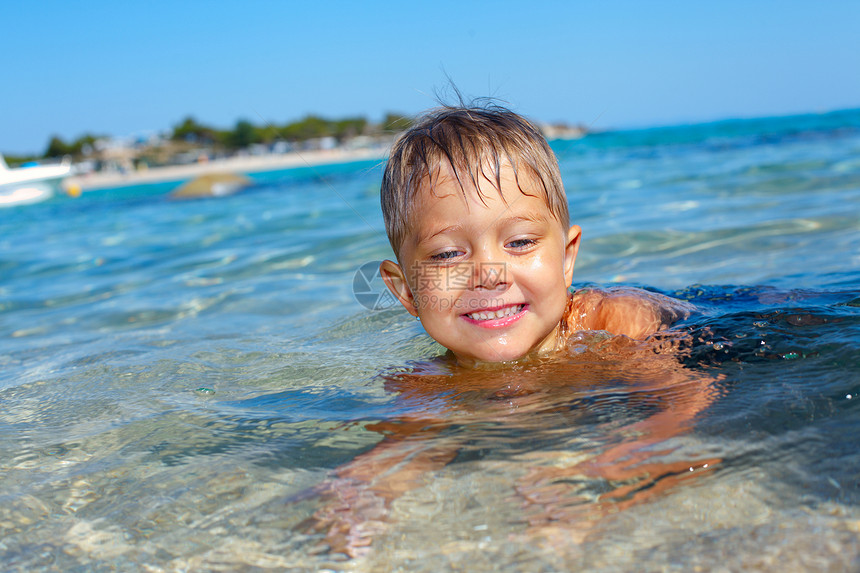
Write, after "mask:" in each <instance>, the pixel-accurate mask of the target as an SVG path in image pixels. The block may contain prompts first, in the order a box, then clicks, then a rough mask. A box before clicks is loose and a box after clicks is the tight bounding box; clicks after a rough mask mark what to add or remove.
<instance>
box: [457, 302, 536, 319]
mask: <svg viewBox="0 0 860 573" xmlns="http://www.w3.org/2000/svg"><path fill="white" fill-rule="evenodd" d="M523 306H525V305H522V304H518V305H516V306H507V307H505V308H500V309H499V310H479V311H477V312H470V313H469V314H467V315H466V316H468V317H469V318H471V319H472V320H493V319H496V318H505V317H506V316H512V315H514V314H517V313H518V312H520V311H521V310H522V309H523Z"/></svg>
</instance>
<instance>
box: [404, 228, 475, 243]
mask: <svg viewBox="0 0 860 573" xmlns="http://www.w3.org/2000/svg"><path fill="white" fill-rule="evenodd" d="M462 229H463V227H461V226H460V225H449V226H447V227H445V228H444V229H439V230H438V231H433V232H427V233H425V234H423V235H418V237H416V239H415V244H416V245H420V244H421V243H424V242H425V241H429V240H430V239H432V238H433V237H436V236H439V235H444V234H445V233H452V232H457V231H460V230H462Z"/></svg>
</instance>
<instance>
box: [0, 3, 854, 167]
mask: <svg viewBox="0 0 860 573" xmlns="http://www.w3.org/2000/svg"><path fill="white" fill-rule="evenodd" d="M312 4H313V5H312ZM401 4H406V3H395V2H384V3H383V2H363V3H362V2H329V3H325V2H318V3H310V2H306V1H305V2H284V1H281V2H279V1H274V0H271V1H258V0H245V1H243V2H238V1H234V2H222V1H219V0H208V1H200V2H192V1H185V2H183V1H174V2H162V1H148V2H105V1H91V2H80V3H79V2H68V1H63V2H40V1H37V0H34V1H30V2H15V3H6V5H4V8H3V15H2V18H3V21H4V32H3V34H2V36H0V49H2V53H3V55H4V57H3V65H2V77H3V82H2V88H0V104H2V111H0V152H5V153H26V152H38V153H41V152H42V151H43V150H44V149H45V147H46V145H47V142H48V139H49V138H50V136H51V135H53V134H57V135H60V136H61V137H63V138H65V139H74V138H76V137H78V136H80V135H82V134H83V133H85V132H94V133H96V134H106V135H118V136H121V135H128V134H133V133H143V132H147V131H157V130H162V129H166V128H168V127H170V126H171V125H174V124H176V123H178V122H179V121H180V120H181V119H182V118H184V117H185V116H187V115H189V114H191V115H193V116H194V117H196V118H197V119H198V120H199V121H202V122H204V123H207V124H211V125H214V126H217V127H223V128H227V127H232V126H233V125H234V124H235V122H236V121H237V120H238V119H241V118H245V119H248V120H250V121H252V122H254V123H263V121H272V122H276V123H285V122H288V121H292V120H295V119H299V118H301V117H302V116H304V115H306V114H308V113H316V114H320V115H323V116H328V117H333V118H334V117H345V116H349V115H362V116H365V117H368V118H370V119H372V120H378V119H380V118H381V117H382V115H383V114H384V113H385V112H386V111H399V112H404V113H415V112H417V111H420V110H422V109H424V108H427V107H430V106H432V105H433V104H434V90H437V89H439V88H444V87H445V85H446V82H447V80H446V75H447V76H450V77H451V79H453V80H454V82H455V83H456V84H457V85H458V87H459V88H460V89H461V91H463V92H464V93H465V94H467V95H470V96H487V95H490V96H495V97H498V98H500V99H502V100H504V101H506V102H508V105H510V106H511V107H513V108H514V109H515V110H517V111H519V112H521V113H523V114H525V115H527V116H530V117H532V118H534V119H537V120H542V121H557V120H563V121H568V122H583V123H588V124H593V125H595V126H596V127H601V128H611V127H631V126H647V125H661V124H669V123H686V122H696V121H707V120H713V119H723V118H730V117H747V116H760V115H782V114H789V113H799V112H808V111H809V112H815V111H826V110H831V109H839V108H848V107H860V36H858V32H857V31H858V27H860V2H857V1H856V0H851V1H848V0H844V1H843V0H828V1H827V2H813V1H808V2H799V1H792V0H782V1H768V0H746V1H735V0H723V1H720V2H708V3H704V2H691V1H689V0H687V1H677V2H666V1H664V2H661V1H659V0H656V1H642V0H630V1H622V0H605V1H601V2H597V1H585V0H577V1H570V2H558V3H554V2H506V1H499V0H497V1H495V2H468V1H465V0H460V1H456V2H453V1H447V0H441V1H435V2H419V3H414V5H410V6H406V5H401Z"/></svg>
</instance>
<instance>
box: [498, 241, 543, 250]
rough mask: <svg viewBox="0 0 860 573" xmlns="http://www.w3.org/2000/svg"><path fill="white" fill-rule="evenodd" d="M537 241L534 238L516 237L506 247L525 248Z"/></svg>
mask: <svg viewBox="0 0 860 573" xmlns="http://www.w3.org/2000/svg"><path fill="white" fill-rule="evenodd" d="M536 242H537V241H535V240H534V239H515V240H513V241H511V242H509V243H508V244H507V245H505V247H507V248H509V249H524V248H525V247H530V246H532V245H534V244H535V243H536Z"/></svg>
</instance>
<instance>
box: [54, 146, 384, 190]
mask: <svg viewBox="0 0 860 573" xmlns="http://www.w3.org/2000/svg"><path fill="white" fill-rule="evenodd" d="M387 153H388V148H387V147H374V148H369V149H328V150H317V151H301V152H290V153H279V154H269V155H246V156H237V157H229V158H226V159H217V160H211V161H202V162H198V163H192V164H188V165H171V166H167V167H150V168H145V169H139V170H135V171H127V172H119V171H111V172H93V173H85V174H81V175H74V176H72V177H68V178H67V179H66V180H65V181H64V182H63V187H64V188H65V189H72V188H75V187H76V188H78V189H79V190H80V191H83V192H86V191H94V190H97V189H107V188H111V187H125V186H130V185H140V184H145V183H167V182H171V181H175V182H177V183H181V182H184V181H187V180H190V179H194V178H195V177H200V176H201V175H209V174H212V173H234V174H249V173H260V172H265V171H279V170H281V169H289V168H292V167H312V166H315V165H326V164H332V163H349V162H352V161H362V160H371V159H379V160H382V159H383V158H384V157H385V156H386V155H387Z"/></svg>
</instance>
